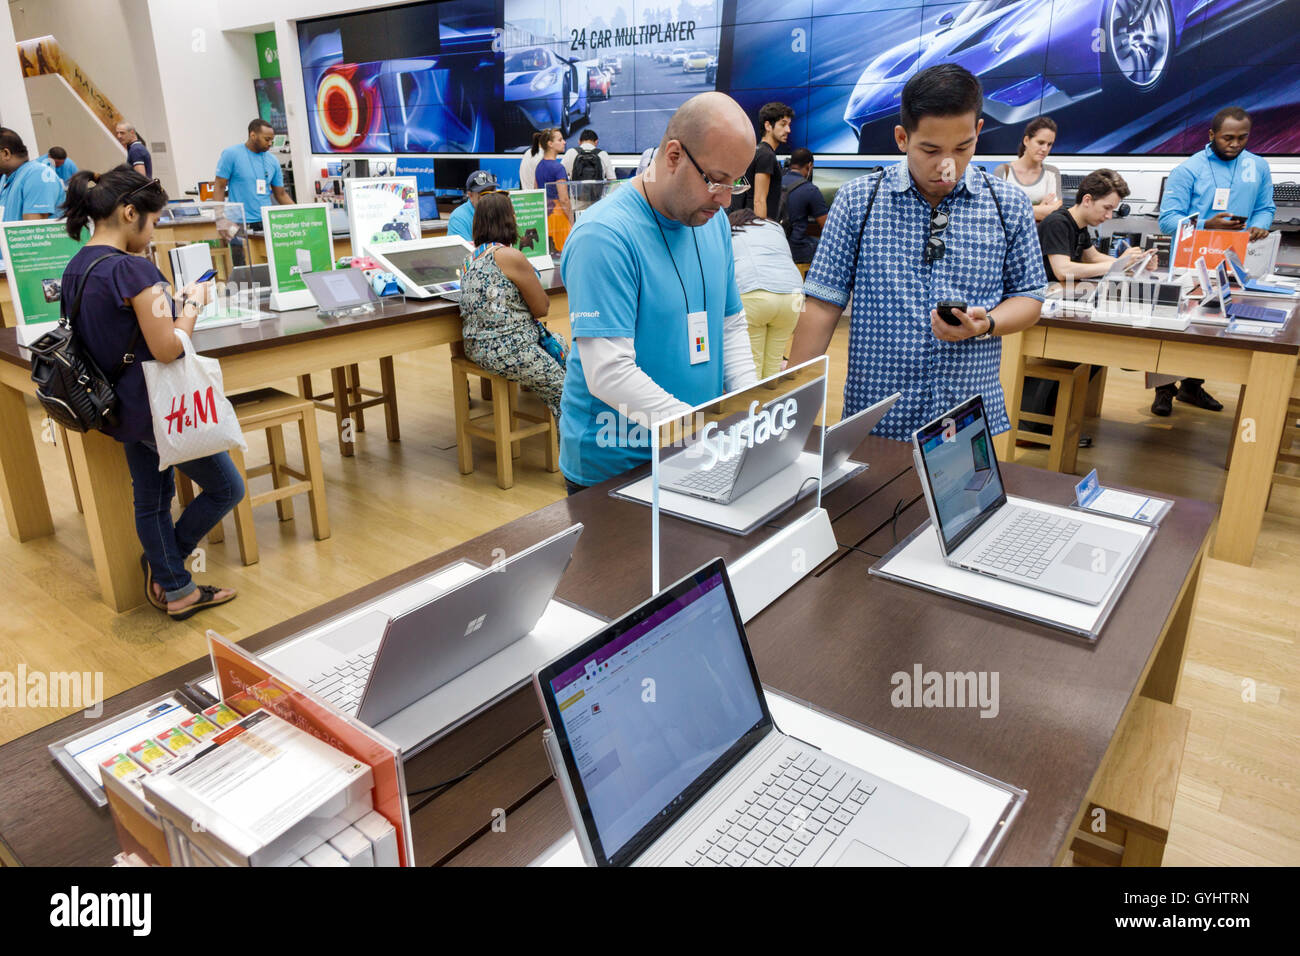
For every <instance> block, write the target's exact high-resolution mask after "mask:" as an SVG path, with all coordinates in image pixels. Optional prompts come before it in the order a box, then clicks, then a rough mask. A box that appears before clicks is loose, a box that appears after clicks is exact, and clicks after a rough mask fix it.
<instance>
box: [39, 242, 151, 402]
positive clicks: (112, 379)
mask: <svg viewBox="0 0 1300 956" xmlns="http://www.w3.org/2000/svg"><path fill="white" fill-rule="evenodd" d="M121 255H126V253H124V252H106V253H104V254H103V255H102V256H100V257H99V258H98V259H96V260H95V261H94V262H92V263H91V264H90V265H89V266H87V267H86V271H85V272H84V273H82V275H81V284H80V285H79V286H77V294H76V295H75V296H74V297H73V299H72V305H71V307H65V301H66V300H64V299H63V298H62V297H60V299H59V312H60V315H59V321H60V322H61V323H63V324H64V325H66V326H67V327H68V328H69V329H70V330H71V331H72V333H73V334H74V335H75V334H76V331H77V330H76V328H74V327H73V324H72V323H73V322H75V321H76V319H77V316H79V315H80V314H81V296H82V294H83V293H84V292H85V291H86V281H87V280H88V279H89V278H90V273H91V272H92V271H93V270H94V268H95V266H97V265H99V264H100V263H101V262H103V261H104V260H105V259H112V258H115V257H116V256H121ZM139 341H140V322H139V321H138V320H137V321H136V323H135V331H134V332H133V333H131V341H130V342H129V343H127V346H126V352H125V353H123V355H122V361H121V362H119V363H118V366H117V368H116V369H115V370H114V372H113V374H112V375H110V376H109V377H108V381H109V383H110V384H112V385H116V384H117V380H118V379H119V378H121V377H122V375H123V374H124V373H125V372H126V367H127V366H128V365H130V364H131V363H132V362H134V361H135V347H136V344H137V343H139Z"/></svg>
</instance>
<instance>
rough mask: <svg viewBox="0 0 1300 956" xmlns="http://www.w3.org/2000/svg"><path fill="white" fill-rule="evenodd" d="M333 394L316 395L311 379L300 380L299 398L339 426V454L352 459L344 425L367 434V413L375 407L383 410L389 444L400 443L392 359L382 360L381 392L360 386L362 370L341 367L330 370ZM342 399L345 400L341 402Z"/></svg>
mask: <svg viewBox="0 0 1300 956" xmlns="http://www.w3.org/2000/svg"><path fill="white" fill-rule="evenodd" d="M330 383H331V390H330V391H328V392H322V393H321V394H319V395H317V394H315V393H313V391H312V384H311V376H310V375H299V376H298V394H299V395H301V396H302V397H303V398H305V399H308V400H309V401H312V402H315V403H316V407H317V408H319V409H320V410H321V411H323V412H330V413H332V414H333V415H334V417H335V420H336V421H337V422H338V429H339V454H340V455H342V456H343V457H344V458H350V457H351V456H352V452H353V442H351V441H345V440H344V437H343V436H344V423H345V422H346V421H347V420H348V419H349V418H350V419H352V427H353V430H354V431H356V432H358V433H359V432H363V431H365V430H366V416H365V410H366V409H367V408H372V407H374V406H375V405H383V406H384V427H385V428H386V429H387V432H388V440H389V441H401V430H400V428H399V427H398V422H397V379H396V377H395V376H394V374H393V357H392V356H391V355H385V356H384V357H383V358H381V359H380V360H379V389H378V390H376V389H373V388H365V387H363V386H362V384H361V368H360V366H357V365H342V366H339V367H338V368H332V369H330ZM340 396H342V398H341V399H340Z"/></svg>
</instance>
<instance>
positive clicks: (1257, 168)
mask: <svg viewBox="0 0 1300 956" xmlns="http://www.w3.org/2000/svg"><path fill="white" fill-rule="evenodd" d="M1248 139H1250V114H1249V113H1247V112H1246V111H1245V110H1243V109H1242V108H1241V107H1240V106H1225V107H1224V108H1223V109H1221V110H1219V112H1217V113H1215V114H1214V119H1213V120H1212V121H1211V122H1210V141H1209V143H1207V144H1206V146H1205V149H1203V150H1201V151H1200V152H1199V153H1197V154H1196V155H1195V156H1191V157H1188V158H1187V159H1186V160H1184V161H1183V162H1182V163H1181V164H1180V165H1179V166H1177V167H1176V168H1175V169H1174V171H1173V172H1171V173H1170V174H1169V179H1168V181H1167V182H1166V183H1165V192H1164V195H1163V196H1162V197H1161V199H1160V231H1161V232H1163V233H1165V234H1166V235H1172V233H1173V231H1174V227H1175V226H1176V225H1178V220H1179V219H1182V218H1183V217H1184V216H1190V215H1191V214H1192V213H1196V214H1197V223H1198V225H1197V228H1198V229H1249V230H1250V238H1251V239H1252V240H1254V239H1263V238H1264V237H1265V236H1267V235H1268V230H1269V227H1270V226H1272V225H1273V214H1274V213H1275V212H1276V211H1277V206H1275V205H1274V204H1273V177H1272V175H1271V174H1270V173H1269V169H1268V163H1267V162H1265V160H1264V159H1263V157H1261V156H1256V155H1255V154H1254V153H1252V152H1250V151H1249V150H1247V149H1246V141H1247V140H1248Z"/></svg>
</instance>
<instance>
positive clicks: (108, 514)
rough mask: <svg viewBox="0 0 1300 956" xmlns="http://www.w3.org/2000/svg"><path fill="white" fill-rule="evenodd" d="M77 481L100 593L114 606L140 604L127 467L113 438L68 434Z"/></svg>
mask: <svg viewBox="0 0 1300 956" xmlns="http://www.w3.org/2000/svg"><path fill="white" fill-rule="evenodd" d="M68 446H69V447H70V448H71V449H72V463H73V466H74V467H75V469H76V472H77V481H78V483H79V484H80V485H81V503H82V504H83V505H84V506H85V515H86V533H87V535H88V536H89V538H90V553H91V555H92V556H93V558H94V561H95V575H96V576H97V577H98V578H99V596H100V600H102V601H103V602H104V603H105V604H107V605H108V606H109V607H111V608H112V609H113V610H114V611H118V612H121V611H129V610H130V609H131V608H133V607H135V606H137V605H139V604H143V603H144V601H145V597H144V579H143V578H142V576H141V574H140V552H141V551H142V550H143V548H142V547H141V545H140V537H139V535H137V534H136V531H135V506H134V504H133V503H132V491H131V472H130V471H129V470H128V469H127V467H126V455H125V454H124V453H123V451H122V446H121V444H119V443H118V442H116V441H114V440H113V439H112V438H109V437H108V436H107V435H102V434H100V433H99V432H86V433H85V434H81V433H78V432H69V433H68Z"/></svg>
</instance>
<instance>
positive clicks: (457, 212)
mask: <svg viewBox="0 0 1300 956" xmlns="http://www.w3.org/2000/svg"><path fill="white" fill-rule="evenodd" d="M496 188H497V178H496V177H495V176H493V175H492V174H491V173H489V172H488V171H487V170H486V169H476V170H474V172H472V173H470V177H469V179H467V180H465V201H464V202H463V203H461V204H460V205H459V206H457V207H456V208H455V209H453V210H452V211H451V215H450V216H448V217H447V235H449V236H460V237H461V238H462V239H464V240H465V241H466V242H473V241H474V210H475V209H477V208H478V201H479V198H480V197H481V196H482V195H483V194H484V193H490V192H495V191H496Z"/></svg>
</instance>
